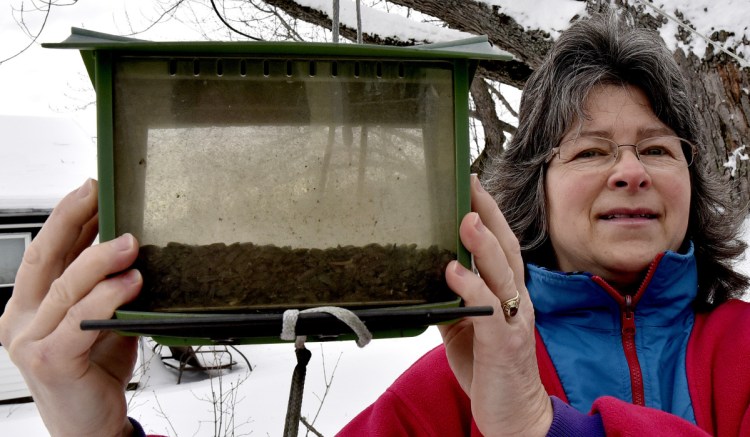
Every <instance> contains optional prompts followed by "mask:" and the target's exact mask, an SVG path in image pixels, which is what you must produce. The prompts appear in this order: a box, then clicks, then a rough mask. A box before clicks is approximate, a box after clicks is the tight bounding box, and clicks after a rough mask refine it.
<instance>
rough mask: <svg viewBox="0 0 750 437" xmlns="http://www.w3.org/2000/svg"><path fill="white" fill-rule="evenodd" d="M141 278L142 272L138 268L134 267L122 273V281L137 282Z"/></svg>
mask: <svg viewBox="0 0 750 437" xmlns="http://www.w3.org/2000/svg"><path fill="white" fill-rule="evenodd" d="M140 280H141V272H139V271H138V270H136V269H132V270H130V271H128V272H127V273H125V274H123V275H122V281H123V282H125V283H127V284H135V283H136V282H139V281H140Z"/></svg>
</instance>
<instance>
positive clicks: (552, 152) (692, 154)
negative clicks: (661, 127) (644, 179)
mask: <svg viewBox="0 0 750 437" xmlns="http://www.w3.org/2000/svg"><path fill="white" fill-rule="evenodd" d="M579 138H583V137H575V138H571V139H569V140H565V141H562V142H561V143H560V145H559V146H556V147H553V148H552V149H550V152H549V156H548V157H547V159H545V161H544V163H545V164H549V163H550V162H552V160H553V159H554V158H555V156H557V159H559V160H560V161H561V162H562V164H563V165H566V164H569V163H570V162H571V161H573V160H572V159H571V160H568V161H563V159H562V157H560V148H561V146H562V145H563V144H564V143H567V142H570V141H575V140H578V139H579ZM586 138H592V139H597V140H604V141H607V142H609V143H610V144H614V145H615V153H614V154H612V155H611V156H612V158H611V161H610V165H612V166H614V165H615V164H616V163H617V160H618V158H619V157H620V147H632V148H633V152H634V154H635V157H636V159H637V160H638V162H640V163H641V165H643V166H644V167H645V168H651V169H653V168H654V167H651V166H649V165H647V164H644V163H643V161H641V154H640V152H639V151H638V146H639V145H641V144H642V143H644V142H646V141H649V140H653V139H655V138H676V139H678V140H680V144H681V145H682V154H683V156H684V157H685V162H687V165H685V166H684V168H689V167H690V166H691V165H693V163H694V162H695V155H697V154H698V147H697V146H696V145H695V144H693V143H692V142H691V141H688V140H686V139H685V138H682V137H678V136H677V135H656V136H653V137H648V138H644V139H642V140H640V141H638V142H637V143H635V144H618V143H617V142H616V141H614V140H612V139H609V138H604V137H599V136H590V137H586ZM686 145H687V146H689V147H688V148H687V150H689V151H690V161H689V162H688V159H687V153H685V152H686V148H685V146H686Z"/></svg>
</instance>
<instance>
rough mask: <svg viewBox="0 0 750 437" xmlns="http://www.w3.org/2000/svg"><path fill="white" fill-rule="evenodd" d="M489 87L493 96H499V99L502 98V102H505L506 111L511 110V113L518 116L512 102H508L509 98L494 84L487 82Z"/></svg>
mask: <svg viewBox="0 0 750 437" xmlns="http://www.w3.org/2000/svg"><path fill="white" fill-rule="evenodd" d="M487 88H488V89H489V90H490V93H492V95H493V96H495V97H497V99H498V100H500V103H502V104H503V107H504V108H505V110H506V111H508V112H510V115H512V116H514V117H516V118H518V112H516V110H515V109H513V106H511V104H510V103H508V100H507V99H506V98H505V96H504V95H503V93H501V92H500V90H499V89H497V88H496V87H494V86H492V85H491V84H489V83H488V84H487Z"/></svg>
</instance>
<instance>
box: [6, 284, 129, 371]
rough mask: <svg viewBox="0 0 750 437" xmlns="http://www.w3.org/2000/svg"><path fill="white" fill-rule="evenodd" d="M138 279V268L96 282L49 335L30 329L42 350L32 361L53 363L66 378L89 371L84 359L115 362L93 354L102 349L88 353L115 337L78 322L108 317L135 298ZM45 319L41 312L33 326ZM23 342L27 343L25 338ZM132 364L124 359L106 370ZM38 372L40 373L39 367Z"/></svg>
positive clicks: (111, 358) (32, 338)
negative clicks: (83, 328)
mask: <svg viewBox="0 0 750 437" xmlns="http://www.w3.org/2000/svg"><path fill="white" fill-rule="evenodd" d="M141 282H142V278H141V275H140V273H139V272H138V271H137V270H129V271H128V272H125V273H122V274H120V275H117V276H114V277H111V278H108V279H106V280H104V281H101V282H99V283H98V284H96V286H95V287H94V289H93V290H92V291H91V293H89V294H87V295H86V296H84V297H83V298H82V299H81V300H80V301H78V302H77V303H76V304H74V305H72V306H71V307H70V308H69V309H68V310H67V311H66V312H65V313H64V317H63V319H62V320H61V321H60V323H59V324H56V326H54V327H53V329H51V332H50V333H49V335H45V336H44V337H39V335H40V334H39V333H37V334H36V335H35V334H33V330H30V332H29V336H30V338H29V339H28V340H29V341H30V342H33V343H34V344H35V348H38V349H39V350H43V351H45V352H44V354H43V356H42V357H39V356H37V357H35V358H36V360H33V361H32V362H38V361H41V362H39V363H38V365H39V366H47V365H51V364H52V363H55V364H54V365H55V367H56V368H57V376H58V377H59V376H60V375H61V374H63V375H65V376H66V377H69V378H74V379H75V378H78V377H80V376H81V375H77V374H75V373H77V372H85V371H87V370H88V366H87V365H85V362H88V361H89V360H91V361H96V360H102V359H105V360H107V362H108V363H110V364H113V363H115V362H116V361H117V360H114V361H113V357H102V356H96V354H97V353H98V354H101V352H96V351H95V352H93V354H94V355H95V356H89V352H90V351H92V350H93V345H94V343H96V342H97V341H107V342H112V341H116V340H114V339H107V338H106V336H107V335H108V333H104V334H102V333H99V332H97V331H82V330H81V328H80V324H81V321H82V320H87V319H108V318H110V317H112V314H113V313H114V311H115V309H117V308H118V307H119V306H121V305H123V304H125V303H127V302H129V301H130V300H132V299H133V298H135V296H136V295H137V294H138V291H139V290H140V287H141ZM45 304H46V300H45ZM45 322H46V321H45V320H42V312H41V311H40V313H39V314H38V315H37V317H36V318H35V320H34V325H35V326H34V327H33V328H36V327H37V325H42V324H44V323H45ZM47 329H49V328H47ZM37 331H42V329H37ZM34 337H36V338H34ZM115 337H119V336H115ZM25 340H26V339H25ZM34 340H38V341H34ZM19 343H21V342H19ZM22 343H27V341H24V342H22ZM126 343H127V342H126ZM101 349H102V350H106V351H107V352H110V351H111V350H112V349H109V348H106V347H104V348H101ZM125 352H126V351H125V350H123V351H122V353H123V355H122V356H121V357H120V358H122V357H123V356H127V355H125ZM20 353H23V352H20ZM31 353H33V352H31ZM125 361H127V360H125ZM132 364H133V363H130V362H123V363H120V364H119V365H118V366H116V367H117V368H116V369H109V370H108V371H110V372H113V373H122V372H123V371H124V370H123V369H132ZM120 367H121V368H120ZM118 369H119V370H118ZM40 373H43V372H42V371H41V370H40ZM118 376H121V375H118ZM38 377H39V378H43V377H44V376H43V375H41V374H40V375H39V376H38Z"/></svg>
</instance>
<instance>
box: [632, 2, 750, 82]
mask: <svg viewBox="0 0 750 437" xmlns="http://www.w3.org/2000/svg"><path fill="white" fill-rule="evenodd" d="M637 2H638V3H640V4H642V5H644V7H645V10H646V11H647V12H648V13H650V14H651V15H653V16H657V17H659V16H661V17H666V18H667V19H668V22H667V24H665V25H664V26H662V28H661V29H660V33H661V36H662V38H663V39H664V41H665V42H666V43H667V46H668V47H669V48H670V49H672V50H675V49H677V48H681V49H683V50H684V51H685V52H686V53H690V52H692V53H694V54H695V55H696V56H697V57H699V58H703V57H704V56H705V54H706V48H707V47H708V45H709V43H708V42H707V41H706V39H707V38H710V37H711V36H712V34H713V33H714V32H715V31H719V30H725V31H728V32H732V33H734V35H731V36H729V37H728V38H727V40H726V42H724V43H723V44H722V43H716V44H714V46H713V49H712V50H711V51H712V52H714V53H718V52H719V51H720V50H726V49H733V50H735V52H736V54H737V55H741V56H742V57H743V58H744V59H743V60H740V62H741V63H742V64H743V65H744V66H746V67H747V66H750V63H748V60H750V45H749V44H748V41H750V20H748V19H749V18H750V16H749V15H748V13H747V11H748V2H747V1H746V0H722V1H716V0H691V1H690V2H686V1H683V0H658V1H656V2H653V3H652V2H648V1H645V0H638V1H637ZM680 15H681V16H682V17H683V21H685V22H688V23H689V26H690V27H691V28H692V29H694V30H692V32H691V33H692V36H691V38H690V40H689V41H688V42H687V43H685V42H682V41H680V40H678V38H677V30H678V27H679V26H678V24H677V23H676V20H677V17H678V16H680ZM743 40H744V41H743Z"/></svg>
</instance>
